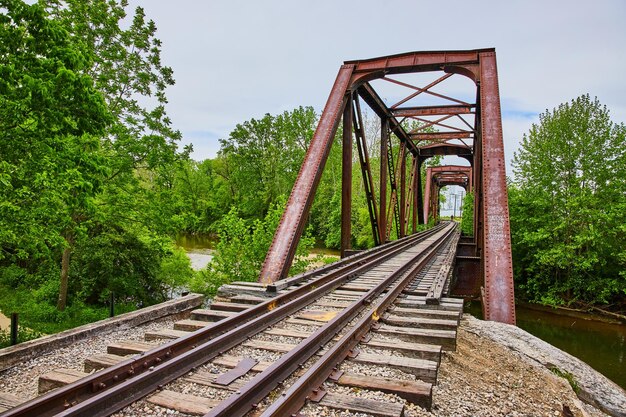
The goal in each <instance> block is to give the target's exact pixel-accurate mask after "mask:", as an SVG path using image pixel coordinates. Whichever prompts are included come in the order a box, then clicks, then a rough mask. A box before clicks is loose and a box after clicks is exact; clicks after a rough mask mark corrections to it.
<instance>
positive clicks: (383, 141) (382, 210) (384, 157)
mask: <svg viewBox="0 0 626 417" xmlns="http://www.w3.org/2000/svg"><path fill="white" fill-rule="evenodd" d="M388 142H389V119H387V118H383V119H381V121H380V185H379V195H380V203H379V205H378V230H379V232H380V241H381V242H382V243H385V241H386V240H387V236H386V235H387V170H388V169H389V168H388V166H387V165H388V164H389V161H388V159H389V155H388V149H387V148H388V145H389V143H388Z"/></svg>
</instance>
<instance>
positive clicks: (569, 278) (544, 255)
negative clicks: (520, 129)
mask: <svg viewBox="0 0 626 417" xmlns="http://www.w3.org/2000/svg"><path fill="white" fill-rule="evenodd" d="M625 136H626V128H625V127H624V125H623V124H615V123H613V122H611V120H610V118H609V111H608V110H607V108H606V107H605V106H602V105H601V104H600V103H599V102H598V100H597V99H594V100H592V99H591V98H590V97H589V96H588V95H583V96H581V97H578V98H576V99H575V100H572V101H571V102H569V103H565V104H562V105H560V106H559V107H558V108H556V109H553V110H552V111H551V112H550V111H546V112H545V113H543V114H541V115H540V123H539V124H537V125H533V126H532V128H531V130H530V132H529V133H528V134H527V135H524V138H523V140H522V143H521V147H520V149H519V151H518V152H516V154H515V157H514V159H513V168H514V173H515V182H514V184H512V187H511V190H510V206H511V231H512V233H511V234H512V241H513V254H514V256H515V262H514V265H515V268H516V281H517V283H518V285H519V287H520V289H521V290H522V292H524V293H525V294H526V295H527V296H528V297H529V298H531V299H533V300H536V301H540V302H544V303H564V302H568V303H571V302H575V301H583V302H598V303H608V302H610V301H614V300H616V299H617V300H622V301H623V300H624V296H625V295H626V272H625V271H626V250H625V248H626V226H625V223H624V219H625V218H626V150H625V148H624V143H625V142H624V140H625Z"/></svg>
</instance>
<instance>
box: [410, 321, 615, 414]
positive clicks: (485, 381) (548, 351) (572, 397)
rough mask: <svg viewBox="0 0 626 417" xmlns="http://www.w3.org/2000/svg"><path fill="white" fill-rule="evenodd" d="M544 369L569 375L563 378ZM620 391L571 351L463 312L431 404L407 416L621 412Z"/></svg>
mask: <svg viewBox="0 0 626 417" xmlns="http://www.w3.org/2000/svg"><path fill="white" fill-rule="evenodd" d="M550 369H558V370H560V371H561V372H560V374H561V375H567V374H570V375H571V378H573V379H572V380H573V381H575V383H576V384H577V386H578V387H579V391H578V395H577V394H576V393H575V392H574V390H573V388H572V387H571V386H570V384H569V382H568V380H567V379H565V378H563V377H560V376H557V375H556V373H555V372H558V371H556V370H555V371H551V370H550ZM624 410H626V392H625V391H624V390H623V389H621V388H620V387H619V386H617V385H616V384H615V383H613V382H612V381H610V380H609V379H607V378H606V377H604V376H603V375H601V374H599V373H598V372H596V371H594V370H593V369H592V368H591V367H589V366H588V365H587V364H585V363H583V362H582V361H580V360H578V359H576V358H574V357H573V356H571V355H569V354H567V353H565V352H563V351H561V350H559V349H557V348H555V347H553V346H551V345H549V344H548V343H546V342H543V341H542V340H540V339H538V338H536V337H534V336H532V335H531V334H529V333H527V332H526V331H524V330H522V329H520V328H518V327H515V326H510V325H506V324H502V323H495V322H487V321H482V320H478V319H476V318H474V317H472V316H470V315H468V314H465V315H464V316H463V320H462V321H461V326H460V327H459V333H458V336H457V350H456V351H455V352H447V353H446V355H445V356H444V358H443V359H442V363H441V368H440V371H439V378H438V383H437V385H436V386H435V387H434V388H433V409H432V411H430V412H428V411H425V410H422V409H419V408H414V409H412V410H410V413H408V414H407V415H409V416H416V417H431V416H438V417H444V416H445V417H449V416H529V415H530V416H539V415H541V416H548V415H549V416H576V417H579V416H582V417H587V416H590V417H597V416H598V417H599V416H605V415H607V414H608V415H612V416H620V417H621V416H626V414H625V413H626V411H624Z"/></svg>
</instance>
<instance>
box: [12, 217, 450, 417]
mask: <svg viewBox="0 0 626 417" xmlns="http://www.w3.org/2000/svg"><path fill="white" fill-rule="evenodd" d="M437 230H439V228H433V229H429V230H427V231H425V232H423V233H421V234H415V235H412V236H410V238H409V239H402V240H398V241H396V242H393V243H392V244H388V245H385V247H384V248H382V249H381V250H380V251H372V252H371V253H369V254H368V255H366V256H364V257H362V258H360V259H356V260H355V262H354V263H348V264H345V265H342V266H340V267H339V268H338V269H336V270H333V271H330V272H329V273H328V274H327V275H324V276H321V277H318V278H316V279H314V280H313V281H311V282H309V283H307V284H305V285H302V286H301V287H299V288H296V289H294V290H291V291H289V292H287V293H285V294H280V295H277V296H276V297H275V298H273V299H270V300H268V301H266V302H263V303H261V304H259V305H256V306H253V307H251V308H249V309H247V310H244V311H242V312H240V313H239V314H237V315H235V316H232V317H228V318H226V319H223V320H221V321H219V322H216V323H215V324H213V325H211V326H210V327H207V328H205V329H200V330H197V331H196V332H193V333H192V334H190V335H187V336H184V337H182V338H180V339H177V340H173V341H171V342H168V343H166V344H164V345H162V346H159V347H157V348H155V349H152V350H150V351H148V352H145V353H143V354H139V355H138V356H137V357H134V358H131V359H128V360H125V361H123V362H121V363H119V364H117V365H114V366H112V367H110V368H107V369H106V370H103V371H101V372H98V373H95V374H93V375H91V376H89V377H86V378H83V379H81V380H79V381H76V382H74V383H72V384H69V385H67V386H65V387H62V388H59V389H57V390H54V391H51V392H49V393H48V394H44V395H42V396H40V397H37V398H35V399H33V400H31V401H28V402H26V403H24V404H21V405H19V406H17V407H15V408H12V409H10V410H7V411H6V412H5V413H3V414H0V415H1V416H2V417H9V416H11V417H13V416H29V417H30V416H41V417H46V416H53V415H64V416H65V415H67V416H69V415H84V416H99V415H102V416H104V415H108V414H107V413H108V412H109V413H110V412H113V411H116V410H117V409H119V408H121V407H122V406H124V405H128V404H130V403H131V402H133V401H134V400H136V399H139V398H141V396H144V395H147V393H149V392H150V391H149V390H148V389H147V388H144V389H141V390H137V389H133V386H134V384H136V383H137V381H139V380H141V381H142V382H141V383H140V384H141V385H143V386H146V384H147V385H149V386H150V387H151V388H150V389H151V390H154V389H156V388H158V386H159V385H162V384H164V383H165V382H167V381H170V380H173V379H175V378H176V377H177V376H174V375H178V374H180V375H182V374H184V373H185V372H187V371H188V370H190V369H191V368H193V367H194V366H198V365H200V364H201V363H203V362H206V361H208V360H210V359H211V358H213V357H215V356H217V355H219V354H220V351H223V350H225V349H228V347H226V346H227V345H229V344H232V345H233V346H234V345H236V343H237V340H242V339H245V338H246V337H249V336H251V335H253V334H256V333H258V332H260V331H262V330H263V328H264V327H261V326H262V325H263V324H265V327H267V326H269V325H271V324H272V323H274V322H276V321H279V320H281V319H282V318H283V317H284V316H286V315H289V314H290V311H291V310H290V309H295V310H297V309H298V306H300V305H301V306H304V305H306V304H303V303H305V302H306V301H307V300H308V303H310V302H313V301H314V300H315V299H316V296H321V294H322V291H323V290H326V291H332V289H333V288H334V287H336V286H339V285H342V284H343V283H344V282H346V281H347V280H349V279H350V278H351V277H352V276H354V275H355V274H358V273H362V272H365V271H366V270H368V269H371V268H373V267H374V266H376V265H377V264H379V263H381V262H384V261H385V260H386V259H388V258H390V257H392V256H394V255H395V254H396V253H399V252H401V251H403V250H405V248H406V247H408V246H411V245H413V244H416V243H417V242H419V241H421V240H423V239H426V238H427V237H429V236H430V235H432V234H433V233H436V232H437ZM313 294H316V296H313ZM299 308H301V307H299ZM251 323H254V325H251ZM255 326H256V327H255ZM242 329H245V330H242ZM224 340H227V341H229V343H224ZM218 346H219V348H218ZM211 349H213V350H211ZM198 352H203V353H202V354H199V353H198ZM211 355H212V356H211ZM179 363H187V366H185V367H184V369H186V370H185V371H183V372H179V371H177V369H178V366H179V365H178V364H179ZM190 363H191V365H189V364H190ZM181 369H182V368H181ZM157 375H160V377H159V378H161V379H159V378H155V376H157ZM164 375H166V376H164ZM166 379H167V381H165V380H166ZM150 381H152V382H150ZM164 381H165V382H164ZM114 390H116V391H120V392H125V393H126V394H124V395H126V396H127V397H126V399H124V401H122V402H123V403H124V404H123V405H121V406H120V407H119V408H116V409H115V410H113V411H110V410H111V407H108V408H107V407H100V406H99V407H95V405H96V404H100V405H102V401H103V399H104V402H105V403H109V402H110V403H112V401H109V400H108V399H107V395H109V393H111V394H110V395H114V394H113V393H112V392H113V391H114ZM131 392H135V394H134V395H130V394H129V393H131ZM138 393H141V396H139V397H137V395H138ZM131 398H134V399H133V400H132V401H130V400H131ZM122 402H120V403H119V404H122ZM105 408H106V410H107V411H104V410H105ZM84 409H87V410H88V411H85V412H83V411H81V410H84ZM81 413H82V414H81Z"/></svg>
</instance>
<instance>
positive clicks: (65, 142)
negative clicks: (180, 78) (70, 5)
mask: <svg viewBox="0 0 626 417" xmlns="http://www.w3.org/2000/svg"><path fill="white" fill-rule="evenodd" d="M0 5H1V6H2V7H4V8H5V9H6V14H2V15H0V23H1V26H0V39H1V42H0V155H1V158H2V159H1V161H0V198H1V204H0V218H1V219H2V220H0V226H1V227H0V229H1V230H2V232H0V244H1V246H2V254H1V255H0V259H1V258H4V257H8V258H9V260H12V261H17V260H20V259H27V258H29V257H30V258H35V259H36V258H37V257H42V256H44V257H45V256H48V254H49V253H50V252H51V251H52V252H54V251H57V250H59V249H60V248H62V252H63V256H62V271H63V272H62V274H61V291H60V294H59V299H58V305H59V308H60V309H63V308H64V307H65V302H66V294H67V270H68V268H69V251H68V248H69V247H71V246H72V245H73V243H74V239H75V235H76V233H80V232H81V231H80V230H77V226H78V225H79V224H80V223H81V221H82V220H83V219H84V218H85V217H87V216H89V215H90V213H91V212H92V211H93V210H94V198H95V196H96V194H97V193H98V192H99V190H100V188H101V186H102V178H103V176H104V175H106V173H107V167H106V165H105V164H103V157H102V154H101V152H100V143H99V140H98V136H99V135H100V134H102V133H103V132H104V131H105V129H106V127H107V125H108V124H109V123H110V122H111V121H112V119H111V117H110V114H109V112H108V111H107V108H106V106H105V102H104V100H103V97H102V95H101V94H100V93H99V92H98V91H97V90H96V89H95V88H94V83H93V81H92V78H91V77H90V76H89V75H88V74H87V73H86V70H87V69H88V68H89V67H90V66H91V65H92V64H93V55H92V54H91V53H90V50H89V48H87V47H86V45H85V44H84V43H82V42H81V41H80V39H77V38H74V37H72V36H71V35H70V34H69V32H68V31H67V30H66V29H65V28H64V27H63V25H62V24H60V23H59V22H58V21H55V20H53V19H50V18H49V17H48V15H47V13H46V11H45V9H44V8H43V7H42V6H41V5H39V4H34V5H27V4H25V3H23V2H21V1H18V0H13V1H10V0H5V1H2V3H1V4H0Z"/></svg>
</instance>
